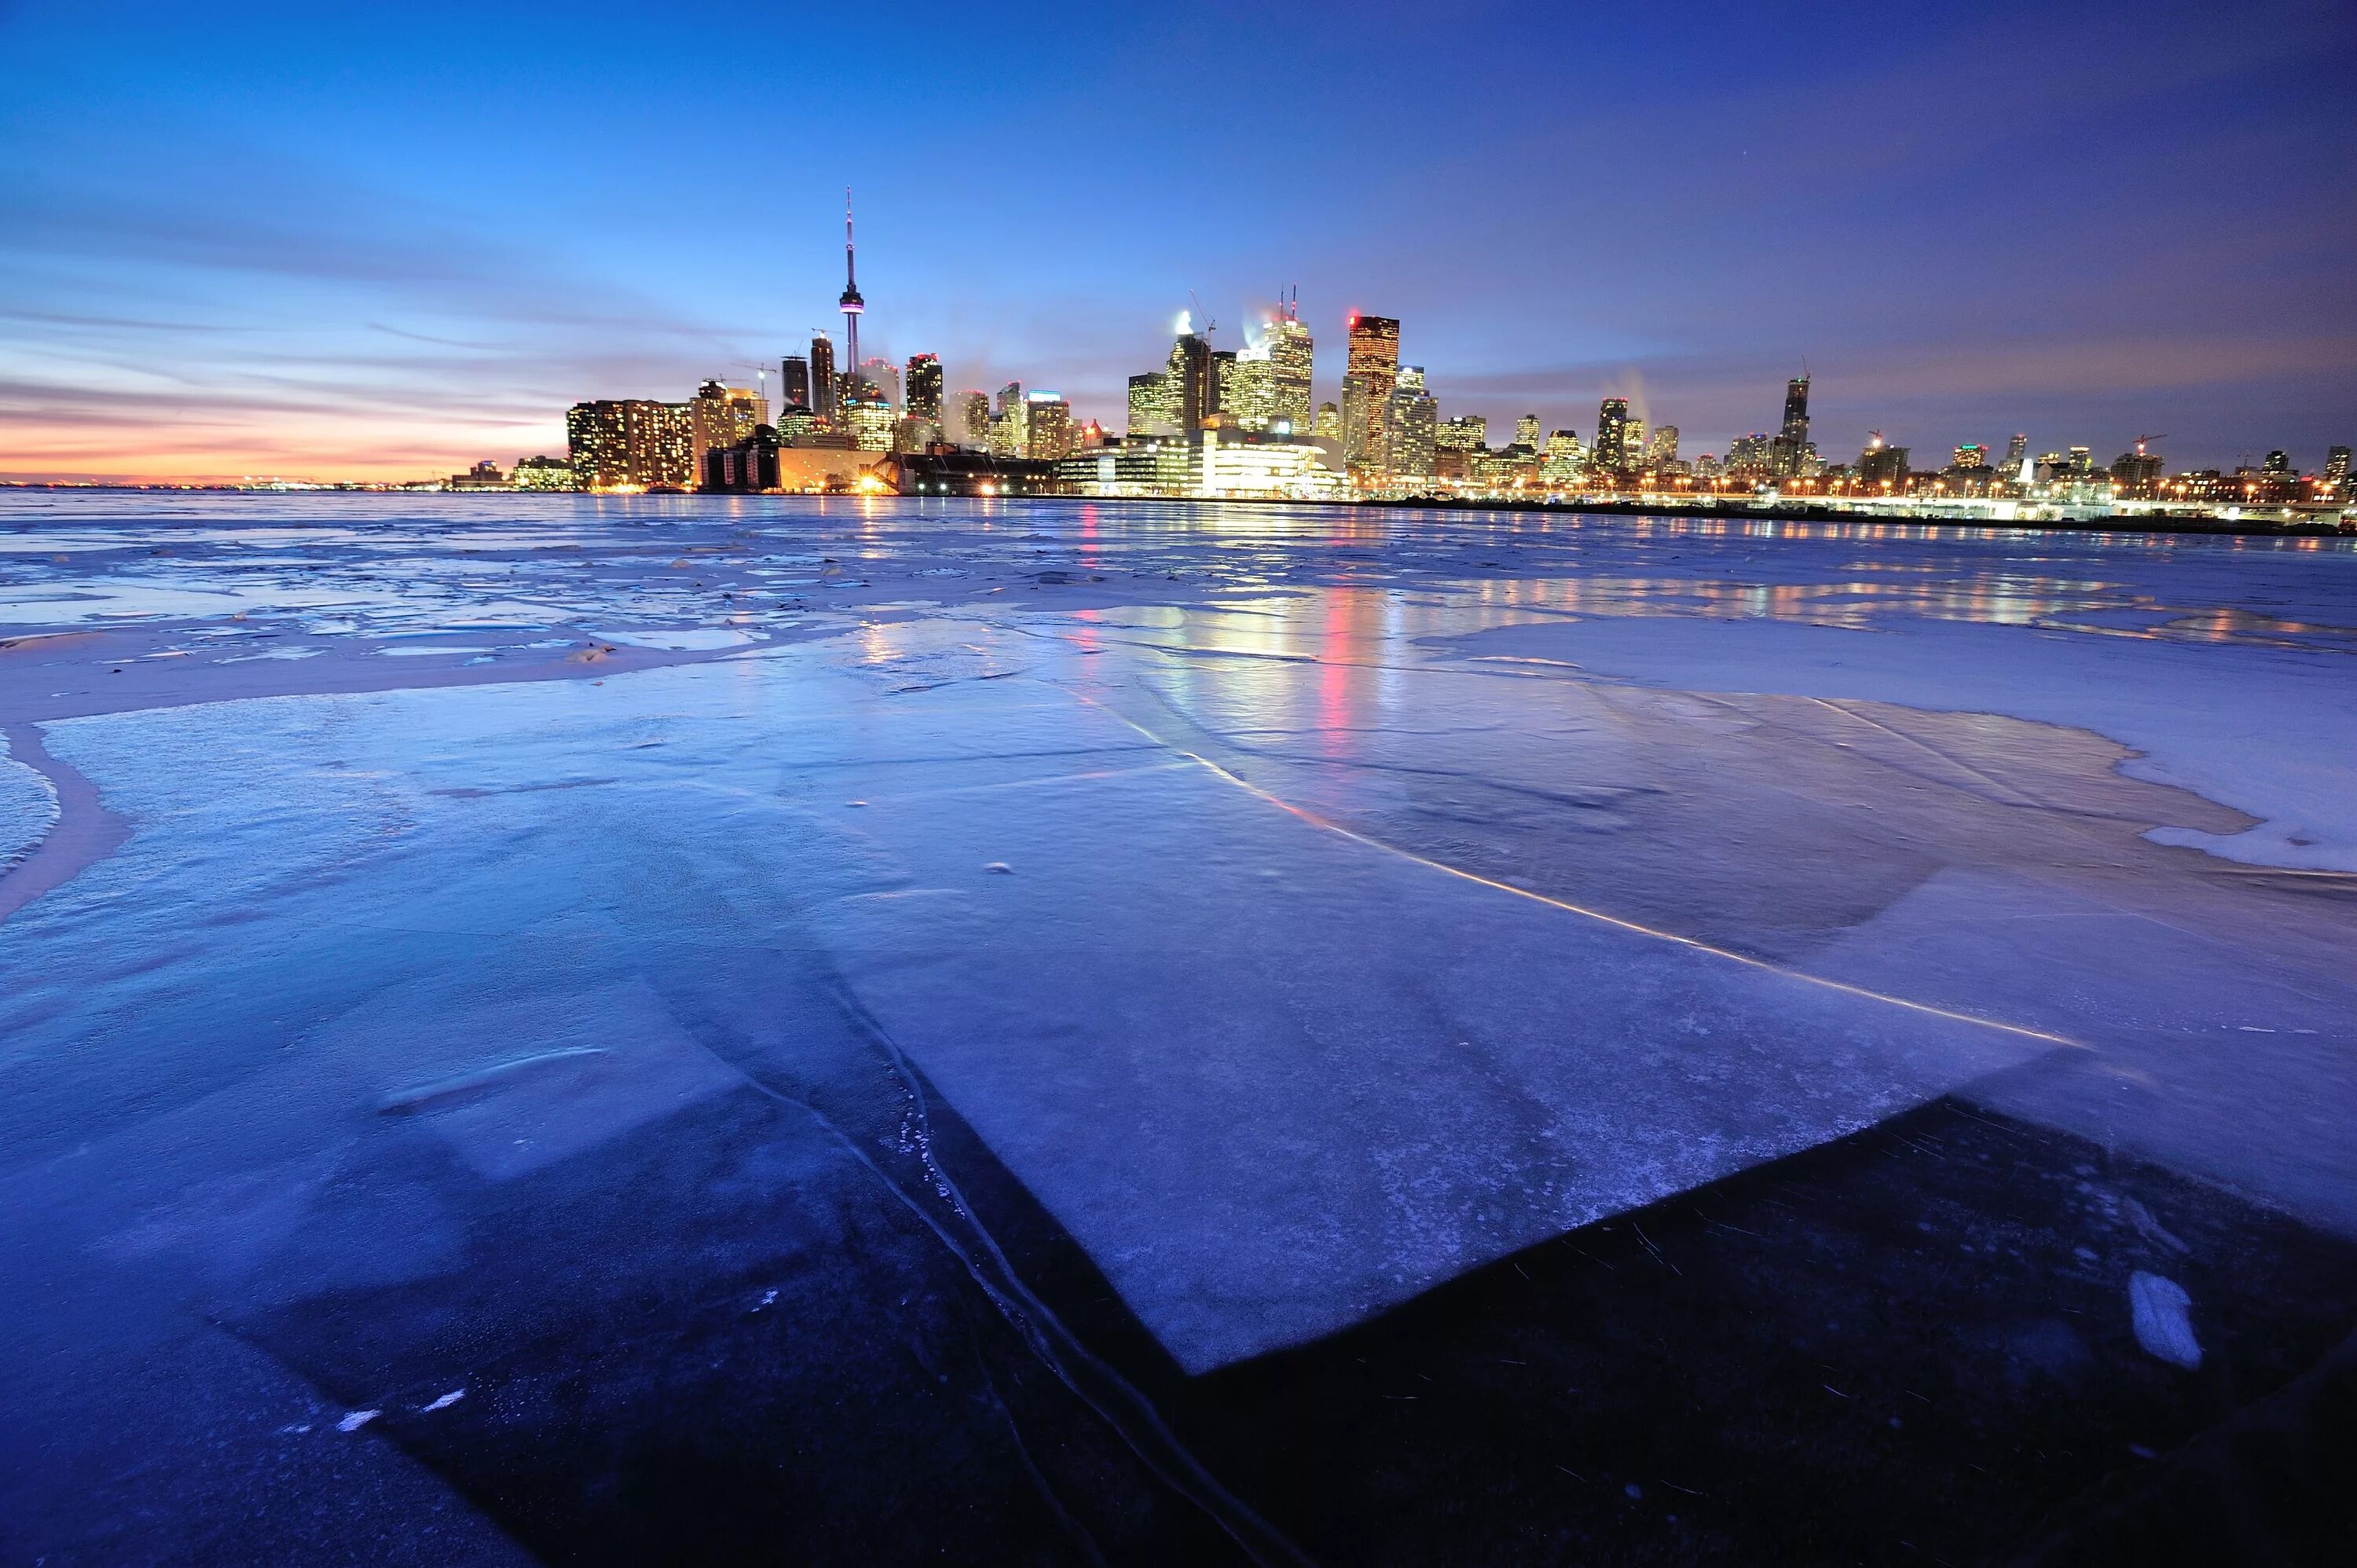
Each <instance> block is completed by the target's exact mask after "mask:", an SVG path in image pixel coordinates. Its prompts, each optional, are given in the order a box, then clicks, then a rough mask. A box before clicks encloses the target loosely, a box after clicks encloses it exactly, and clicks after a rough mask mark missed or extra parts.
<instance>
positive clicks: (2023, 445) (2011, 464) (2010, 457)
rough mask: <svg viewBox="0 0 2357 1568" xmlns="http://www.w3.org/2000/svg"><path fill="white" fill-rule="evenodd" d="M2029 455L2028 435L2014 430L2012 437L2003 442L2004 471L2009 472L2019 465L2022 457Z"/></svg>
mask: <svg viewBox="0 0 2357 1568" xmlns="http://www.w3.org/2000/svg"><path fill="white" fill-rule="evenodd" d="M2027 456H2029V435H2026V434H2024V433H2022V432H2020V431H2016V432H2014V436H2013V439H2012V440H2010V441H2008V442H2007V443H2006V444H2005V467H2006V472H2007V473H2008V474H2009V473H2011V472H2013V471H2014V470H2015V469H2017V468H2018V467H2021V461H2022V459H2023V458H2024V457H2027Z"/></svg>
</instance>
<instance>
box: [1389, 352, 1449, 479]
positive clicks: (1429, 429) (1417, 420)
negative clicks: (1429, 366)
mask: <svg viewBox="0 0 2357 1568" xmlns="http://www.w3.org/2000/svg"><path fill="white" fill-rule="evenodd" d="M1439 423H1440V405H1439V403H1437V402H1435V401H1434V399H1433V396H1432V394H1431V393H1430V392H1426V390H1425V385H1424V367H1423V366H1421V365H1402V366H1401V367H1400V370H1399V383H1398V384H1397V385H1396V386H1394V387H1393V388H1392V397H1391V407H1390V408H1389V409H1388V410H1386V411H1385V416H1384V419H1383V435H1384V440H1385V443H1386V445H1385V446H1384V452H1383V467H1385V468H1386V469H1388V470H1389V471H1391V472H1392V473H1394V474H1399V475H1405V476H1417V475H1424V474H1429V473H1431V472H1432V470H1433V467H1434V461H1433V454H1434V451H1435V449H1436V448H1435V444H1434V437H1435V436H1436V435H1437V427H1438V425H1439Z"/></svg>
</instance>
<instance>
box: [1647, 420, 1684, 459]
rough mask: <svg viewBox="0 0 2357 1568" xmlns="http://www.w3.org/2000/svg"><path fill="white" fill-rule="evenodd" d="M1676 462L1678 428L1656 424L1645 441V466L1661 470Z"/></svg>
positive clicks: (1672, 425)
mask: <svg viewBox="0 0 2357 1568" xmlns="http://www.w3.org/2000/svg"><path fill="white" fill-rule="evenodd" d="M1677 460H1678V427H1677V426H1676V425H1674V424H1658V425H1655V426H1654V427H1653V434H1652V435H1650V436H1648V437H1647V438H1646V441H1645V466H1646V467H1649V468H1663V467H1668V466H1669V465H1671V464H1672V463H1674V462H1676V461H1677Z"/></svg>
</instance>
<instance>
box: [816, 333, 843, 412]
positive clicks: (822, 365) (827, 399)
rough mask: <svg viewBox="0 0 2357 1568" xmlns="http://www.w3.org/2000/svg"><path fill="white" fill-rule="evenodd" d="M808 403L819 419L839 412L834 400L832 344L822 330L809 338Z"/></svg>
mask: <svg viewBox="0 0 2357 1568" xmlns="http://www.w3.org/2000/svg"><path fill="white" fill-rule="evenodd" d="M810 405H811V412H812V413H815V414H817V415H818V416H819V417H820V418H821V419H833V418H834V416H835V415H836V414H837V413H840V412H841V410H840V408H839V407H838V405H837V404H836V402H835V385H834V344H833V343H832V342H830V341H828V340H827V336H826V334H825V333H823V332H820V333H817V334H814V335H813V337H812V338H811V349H810Z"/></svg>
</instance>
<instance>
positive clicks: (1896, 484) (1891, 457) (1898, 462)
mask: <svg viewBox="0 0 2357 1568" xmlns="http://www.w3.org/2000/svg"><path fill="white" fill-rule="evenodd" d="M1778 439H1779V440H1781V439H1782V437H1781V436H1779V437H1778ZM1907 472H1908V469H1907V448H1906V447H1904V446H1891V445H1889V443H1888V442H1886V441H1884V440H1883V439H1882V432H1881V431H1879V430H1869V431H1867V433H1866V449H1865V450H1864V451H1862V452H1860V453H1859V454H1858V455H1857V477H1858V478H1859V479H1860V480H1861V481H1862V482H1864V483H1866V484H1869V485H1883V486H1887V487H1889V489H1904V488H1905V487H1906V484H1907Z"/></svg>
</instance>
